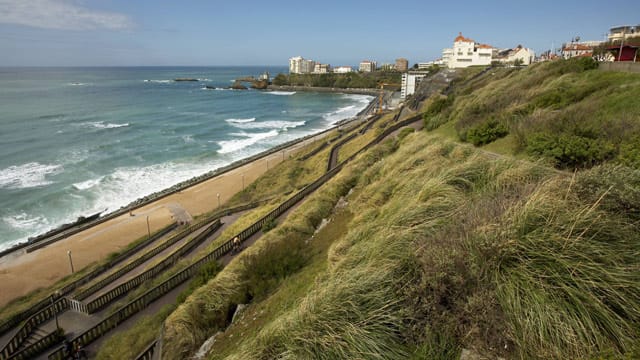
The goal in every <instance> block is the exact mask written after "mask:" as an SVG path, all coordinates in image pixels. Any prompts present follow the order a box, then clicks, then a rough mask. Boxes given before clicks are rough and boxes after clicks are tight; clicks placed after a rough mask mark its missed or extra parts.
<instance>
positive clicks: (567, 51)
mask: <svg viewBox="0 0 640 360" xmlns="http://www.w3.org/2000/svg"><path fill="white" fill-rule="evenodd" d="M579 56H589V57H590V56H593V46H589V45H585V44H580V43H569V44H565V45H564V46H563V47H562V57H563V58H565V59H571V58H573V57H579Z"/></svg>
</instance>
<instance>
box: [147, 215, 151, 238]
mask: <svg viewBox="0 0 640 360" xmlns="http://www.w3.org/2000/svg"><path fill="white" fill-rule="evenodd" d="M147 235H148V239H151V228H150V227H149V215H147Z"/></svg>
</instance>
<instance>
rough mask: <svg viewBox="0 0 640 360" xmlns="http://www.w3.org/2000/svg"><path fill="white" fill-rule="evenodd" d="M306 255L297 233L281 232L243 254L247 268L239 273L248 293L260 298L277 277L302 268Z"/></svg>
mask: <svg viewBox="0 0 640 360" xmlns="http://www.w3.org/2000/svg"><path fill="white" fill-rule="evenodd" d="M289 235H291V234H289ZM308 259H309V255H308V251H307V249H306V244H305V242H304V240H302V239H300V237H299V236H283V237H282V238H281V239H280V240H278V241H271V242H269V243H267V244H266V245H265V246H264V247H263V248H261V249H260V251H258V252H256V253H247V254H245V256H244V257H242V258H241V261H242V264H243V266H244V268H245V269H247V270H248V271H245V272H244V274H243V276H244V280H245V283H246V284H247V291H248V293H249V295H250V297H252V298H258V299H261V298H263V297H264V296H266V295H267V294H268V293H269V291H271V290H272V289H275V287H276V286H277V285H278V284H279V283H280V281H282V280H283V279H284V278H286V277H287V276H289V275H291V274H293V273H294V272H295V271H297V270H298V269H300V268H302V267H303V266H304V265H305V263H306V262H307V260H308Z"/></svg>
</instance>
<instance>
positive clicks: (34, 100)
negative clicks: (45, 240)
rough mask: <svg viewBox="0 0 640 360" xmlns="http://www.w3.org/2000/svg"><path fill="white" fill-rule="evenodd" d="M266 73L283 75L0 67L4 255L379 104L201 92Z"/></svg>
mask: <svg viewBox="0 0 640 360" xmlns="http://www.w3.org/2000/svg"><path fill="white" fill-rule="evenodd" d="M265 70H268V71H269V72H270V73H271V74H272V75H275V74H276V73H278V72H282V71H286V69H284V68H263V67H261V68H242V67H234V68H223V67H214V68H148V67H142V68H4V69H2V68H0V249H3V248H6V247H9V246H11V245H13V244H16V243H19V242H23V241H26V240H27V238H28V237H30V236H34V235H37V234H40V233H42V232H44V231H47V230H49V229H51V228H54V227H56V226H58V225H60V224H63V223H66V222H71V221H74V220H75V219H76V218H77V217H78V216H81V215H89V214H92V213H95V212H97V211H102V210H105V209H107V211H113V210H116V209H118V208H120V207H121V206H124V205H126V204H128V203H130V202H132V201H134V200H136V199H138V198H140V197H143V196H145V195H148V194H150V193H153V192H156V191H159V190H162V189H165V188H168V187H170V186H172V185H174V184H176V183H179V182H181V181H184V180H186V179H189V178H191V177H194V176H197V175H200V174H203V173H206V172H208V171H211V170H213V169H215V168H218V167H220V166H224V165H226V164H229V163H231V162H233V161H236V160H238V159H241V158H245V157H247V156H250V155H253V154H256V153H258V152H260V151H263V150H266V149H268V148H271V147H273V146H275V145H278V144H281V143H284V142H286V141H289V140H292V139H295V138H298V137H301V136H304V135H308V134H312V133H315V132H319V131H321V130H324V129H326V128H328V127H330V126H331V125H332V124H333V123H335V122H336V121H339V120H341V119H344V118H348V117H351V116H354V115H355V114H356V113H358V112H359V111H360V110H361V109H362V108H364V107H365V106H366V105H367V103H368V102H369V101H370V100H371V97H369V96H363V95H343V94H320V93H302V92H297V93H296V92H265V91H256V90H248V91H237V90H208V89H206V88H205V85H210V86H216V87H219V88H222V87H228V86H230V85H231V83H232V81H233V79H235V78H237V77H240V76H246V75H254V76H257V75H259V74H260V73H262V72H263V71H265ZM179 77H189V78H197V79H200V81H198V82H174V81H172V79H175V78H179Z"/></svg>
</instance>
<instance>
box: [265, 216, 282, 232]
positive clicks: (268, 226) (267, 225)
mask: <svg viewBox="0 0 640 360" xmlns="http://www.w3.org/2000/svg"><path fill="white" fill-rule="evenodd" d="M276 226H278V222H277V221H276V219H269V220H267V221H265V222H264V224H262V232H263V233H267V232H269V231H270V230H273V229H275V227H276Z"/></svg>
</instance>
